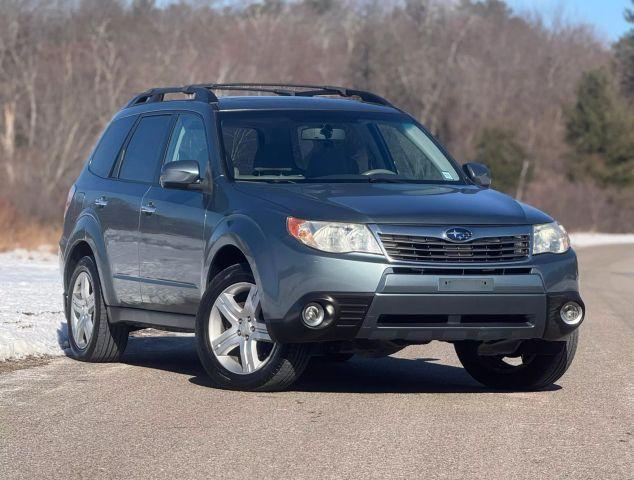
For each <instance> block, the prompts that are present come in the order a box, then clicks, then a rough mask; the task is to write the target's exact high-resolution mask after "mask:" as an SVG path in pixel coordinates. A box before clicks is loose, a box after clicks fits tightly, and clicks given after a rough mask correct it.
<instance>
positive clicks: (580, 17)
mask: <svg viewBox="0 0 634 480" xmlns="http://www.w3.org/2000/svg"><path fill="white" fill-rule="evenodd" d="M506 3H507V4H508V5H510V6H511V7H512V8H513V9H514V10H516V11H518V12H521V11H533V10H537V11H538V12H540V13H543V14H544V16H545V17H546V18H548V17H549V16H552V15H553V14H554V13H556V12H558V11H559V10H561V11H562V12H563V13H564V16H565V18H567V19H569V20H573V21H574V20H576V21H582V22H584V23H589V24H591V25H594V26H595V28H596V29H597V33H599V35H601V36H602V37H605V39H607V40H608V41H615V40H617V39H618V38H619V37H620V36H621V35H623V34H624V33H625V32H626V31H628V30H629V29H630V25H629V24H628V23H627V22H626V21H625V18H623V12H624V11H625V9H626V8H634V6H633V4H632V2H631V1H630V0H506Z"/></svg>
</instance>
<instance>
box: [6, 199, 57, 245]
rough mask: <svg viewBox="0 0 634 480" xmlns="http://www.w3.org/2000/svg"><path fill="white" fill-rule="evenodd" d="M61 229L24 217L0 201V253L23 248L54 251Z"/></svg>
mask: <svg viewBox="0 0 634 480" xmlns="http://www.w3.org/2000/svg"><path fill="white" fill-rule="evenodd" d="M60 233H61V228H60V226H59V225H58V224H55V225H52V224H46V223H43V222H41V221H37V220H34V219H32V218H29V217H25V216H24V214H22V213H20V212H19V211H18V210H17V209H16V208H15V207H13V206H12V205H11V204H9V203H8V202H6V201H4V200H2V199H0V252H6V251H8V250H14V249H16V248H25V249H27V250H35V249H38V248H42V247H45V248H50V249H51V251H55V249H56V248H57V247H56V245H57V242H58V241H59V236H60Z"/></svg>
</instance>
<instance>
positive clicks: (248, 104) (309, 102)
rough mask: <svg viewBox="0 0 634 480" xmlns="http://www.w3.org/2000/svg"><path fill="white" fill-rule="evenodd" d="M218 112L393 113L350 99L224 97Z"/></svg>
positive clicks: (391, 110)
mask: <svg viewBox="0 0 634 480" xmlns="http://www.w3.org/2000/svg"><path fill="white" fill-rule="evenodd" d="M218 108H219V109H220V110H294V109H297V110H348V111H350V110H355V111H365V112H383V113H387V112H395V111H397V110H396V109H395V108H393V107H389V106H385V105H377V104H374V103H367V102H361V101H358V100H352V99H343V98H327V97H284V96H275V95H272V96H262V95H257V96H254V95H248V96H226V97H219V98H218Z"/></svg>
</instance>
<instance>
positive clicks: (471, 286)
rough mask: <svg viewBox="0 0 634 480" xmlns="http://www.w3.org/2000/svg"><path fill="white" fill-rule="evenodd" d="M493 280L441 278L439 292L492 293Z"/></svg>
mask: <svg viewBox="0 0 634 480" xmlns="http://www.w3.org/2000/svg"><path fill="white" fill-rule="evenodd" d="M493 289H494V281H493V278H443V277H441V278H439V279H438V291H439V292H492V291H493Z"/></svg>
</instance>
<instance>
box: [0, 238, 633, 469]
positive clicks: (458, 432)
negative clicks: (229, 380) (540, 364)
mask: <svg viewBox="0 0 634 480" xmlns="http://www.w3.org/2000/svg"><path fill="white" fill-rule="evenodd" d="M579 256H580V261H581V272H582V293H583V295H584V299H585V301H586V304H587V305H588V317H587V319H586V322H585V324H584V325H583V327H582V332H581V340H580V347H579V350H578V352H577V358H576V359H575V361H574V363H573V365H572V367H571V369H570V370H569V371H568V373H567V374H566V375H565V376H564V377H563V378H562V379H561V380H560V381H559V382H558V383H557V385H556V386H554V387H553V388H552V389H550V390H548V391H544V392H537V393H506V392H496V391H491V390H487V389H486V388H484V387H482V386H480V385H479V384H477V383H476V382H475V381H473V380H471V378H470V377H469V376H468V375H467V374H466V373H465V372H464V371H463V370H462V368H460V367H459V364H458V363H457V360H456V358H455V355H454V354H453V349H452V348H451V346H450V345H446V344H441V343H433V344H431V345H428V346H422V347H410V348H408V349H406V350H404V351H402V352H400V353H399V354H397V356H396V357H390V358H385V359H380V360H369V359H353V360H352V361H350V362H349V363H347V364H341V365H320V366H312V367H311V368H310V370H309V371H307V372H306V374H305V375H304V377H303V379H302V380H301V381H300V382H299V383H297V384H296V385H295V387H294V389H293V391H290V392H284V393H273V394H267V393H239V392H229V391H222V390H217V389H214V388H212V387H210V386H209V384H208V382H207V380H206V377H205V375H204V372H203V370H202V368H201V366H200V364H199V362H198V359H197V357H196V353H195V350H194V344H193V339H192V338H191V337H139V338H134V339H131V342H130V344H129V350H128V352H127V353H126V355H125V358H124V360H123V362H122V363H119V364H109V365H104V364H102V365H92V364H85V363H80V362H76V361H73V360H71V359H68V358H59V359H55V360H52V361H50V362H49V363H48V364H46V365H41V366H32V365H31V366H29V368H25V369H21V370H17V371H11V372H5V373H2V374H0V479H17V478H29V479H31V478H60V479H61V478H64V479H66V478H207V479H220V478H225V479H234V478H246V477H247V476H249V477H252V478H258V479H262V478H276V479H277V478H293V479H295V478H311V479H317V478H337V479H340V478H381V479H383V478H447V479H458V478H469V479H479V478H495V479H505V478H513V479H523V478H531V479H541V478H558V479H561V478H571V479H588V478H596V479H612V478H614V479H632V478H634V455H633V442H632V437H633V434H634V421H633V420H634V405H633V399H634V373H633V367H634V362H633V353H632V343H633V342H632V341H633V340H634V318H633V317H632V311H633V310H634V246H631V245H630V246H611V247H594V248H588V249H584V250H581V251H580V252H579Z"/></svg>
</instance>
